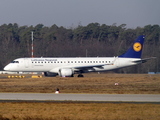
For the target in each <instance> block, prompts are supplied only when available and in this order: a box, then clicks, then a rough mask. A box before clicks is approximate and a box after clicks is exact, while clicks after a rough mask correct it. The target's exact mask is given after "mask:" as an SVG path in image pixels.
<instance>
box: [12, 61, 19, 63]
mask: <svg viewBox="0 0 160 120" xmlns="http://www.w3.org/2000/svg"><path fill="white" fill-rule="evenodd" d="M11 63H19V61H12V62H11Z"/></svg>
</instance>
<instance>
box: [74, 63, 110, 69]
mask: <svg viewBox="0 0 160 120" xmlns="http://www.w3.org/2000/svg"><path fill="white" fill-rule="evenodd" d="M105 65H113V63H112V64H101V65H87V66H75V67H73V68H74V69H75V70H88V69H94V68H95V67H96V68H102V69H103V66H105Z"/></svg>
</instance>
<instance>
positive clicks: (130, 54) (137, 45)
mask: <svg viewBox="0 0 160 120" xmlns="http://www.w3.org/2000/svg"><path fill="white" fill-rule="evenodd" d="M143 43H144V35H140V36H139V37H138V38H137V39H136V40H135V41H134V43H133V45H132V46H131V47H130V48H129V50H128V51H127V52H126V53H124V54H122V55H120V56H118V57H123V58H141V54H142V49H143Z"/></svg>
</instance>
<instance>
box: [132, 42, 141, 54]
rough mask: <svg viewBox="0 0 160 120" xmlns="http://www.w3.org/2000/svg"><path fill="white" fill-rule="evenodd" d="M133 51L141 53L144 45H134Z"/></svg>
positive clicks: (137, 43)
mask: <svg viewBox="0 0 160 120" xmlns="http://www.w3.org/2000/svg"><path fill="white" fill-rule="evenodd" d="M133 49H134V50H135V51H136V52H139V51H140V50H141V49H142V45H141V44H140V43H139V42H136V43H134V45H133Z"/></svg>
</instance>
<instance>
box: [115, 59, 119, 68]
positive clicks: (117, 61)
mask: <svg viewBox="0 0 160 120" xmlns="http://www.w3.org/2000/svg"><path fill="white" fill-rule="evenodd" d="M115 59H116V60H115V64H116V67H119V59H118V57H116V58H115Z"/></svg>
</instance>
